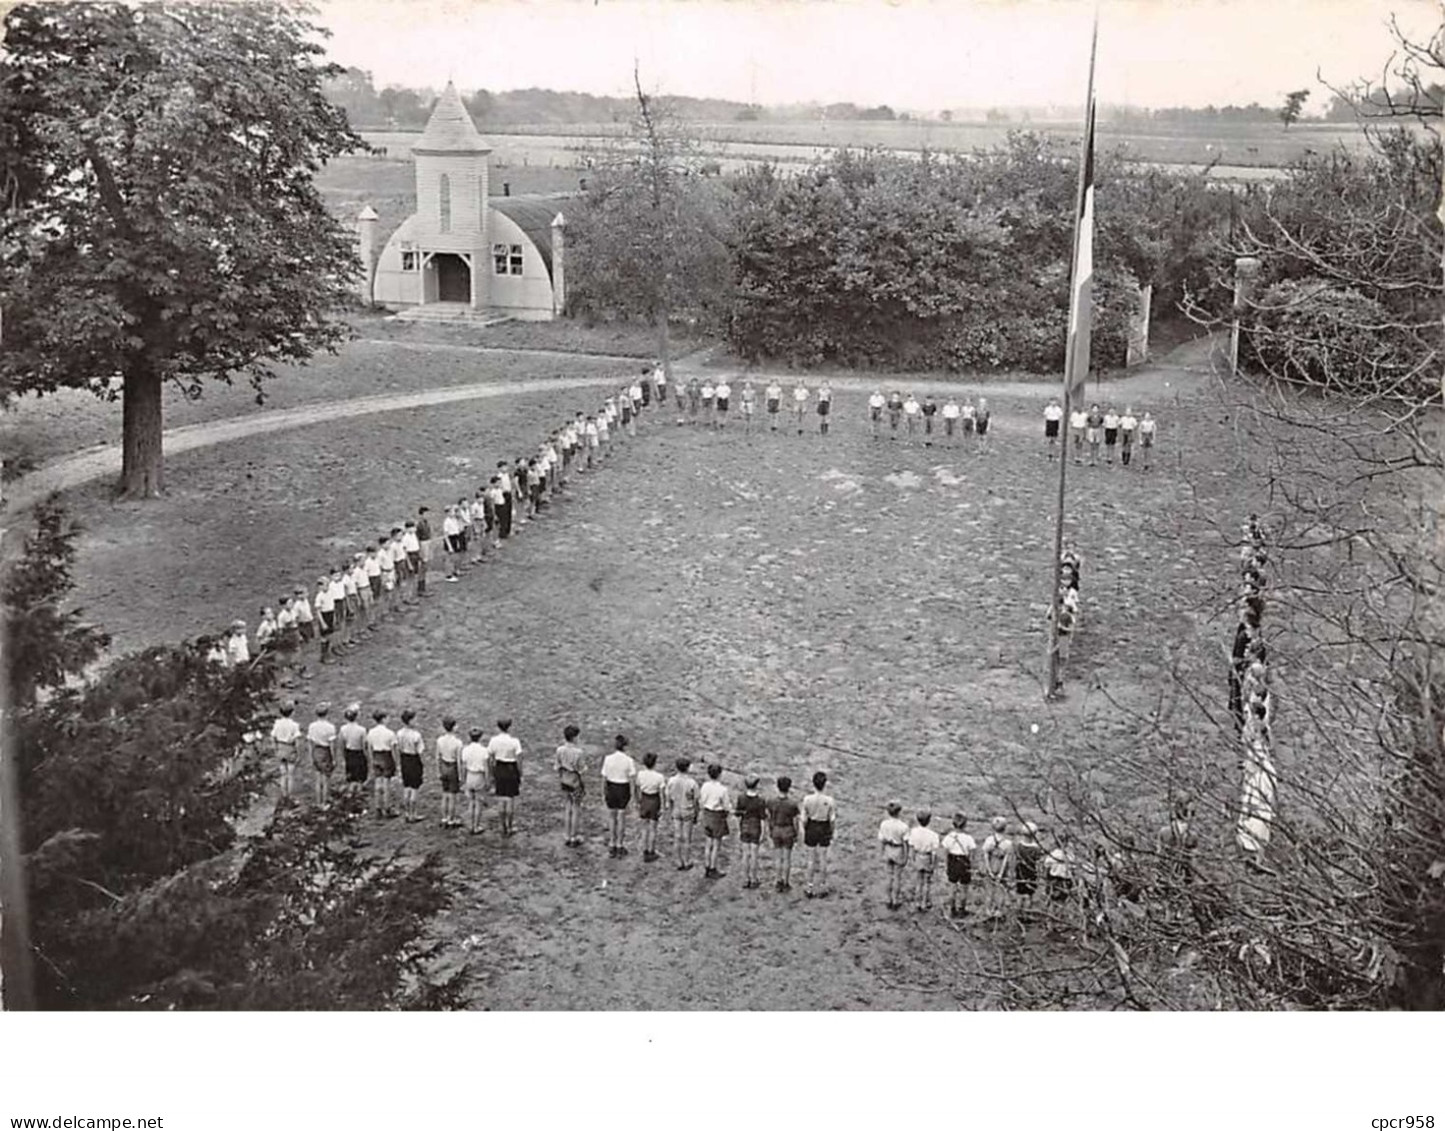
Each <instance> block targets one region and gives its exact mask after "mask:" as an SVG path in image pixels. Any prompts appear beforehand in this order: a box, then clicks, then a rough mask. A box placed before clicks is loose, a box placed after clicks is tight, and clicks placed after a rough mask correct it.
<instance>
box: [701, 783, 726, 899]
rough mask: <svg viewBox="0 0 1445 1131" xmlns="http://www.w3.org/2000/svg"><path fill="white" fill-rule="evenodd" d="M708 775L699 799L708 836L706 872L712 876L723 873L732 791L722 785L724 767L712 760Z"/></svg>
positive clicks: (713, 877)
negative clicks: (721, 861)
mask: <svg viewBox="0 0 1445 1131" xmlns="http://www.w3.org/2000/svg"><path fill="white" fill-rule="evenodd" d="M707 778H708V780H707V781H705V782H704V783H703V785H702V788H701V789H700V790H698V802H699V806H700V807H701V809H702V832H703V836H704V837H705V838H706V840H705V842H704V844H703V849H702V853H703V856H702V863H703V875H705V876H707V877H708V878H709V879H718V878H719V877H721V876H722V868H721V866H720V857H721V855H722V842H723V841H724V840H726V839H727V837H728V832H729V829H728V809H729V808H730V805H729V804H728V793H727V787H726V786H725V785H723V784H722V766H721V765H720V764H718V763H717V762H711V763H709V764H708V768H707Z"/></svg>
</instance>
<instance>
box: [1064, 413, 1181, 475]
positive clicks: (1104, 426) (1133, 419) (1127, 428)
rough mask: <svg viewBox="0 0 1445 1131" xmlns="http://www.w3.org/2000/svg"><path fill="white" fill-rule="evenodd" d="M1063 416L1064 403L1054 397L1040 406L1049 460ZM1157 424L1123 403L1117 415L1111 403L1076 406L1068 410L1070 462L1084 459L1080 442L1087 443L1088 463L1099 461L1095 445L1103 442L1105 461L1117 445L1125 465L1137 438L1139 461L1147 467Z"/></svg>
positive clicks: (1120, 460) (1128, 460)
mask: <svg viewBox="0 0 1445 1131" xmlns="http://www.w3.org/2000/svg"><path fill="white" fill-rule="evenodd" d="M1063 419H1064V406H1063V405H1061V404H1059V401H1058V398H1057V397H1055V398H1053V399H1051V400H1050V401H1049V403H1048V404H1047V405H1045V406H1044V443H1045V444H1046V445H1047V447H1048V451H1049V460H1050V462H1052V461H1053V459H1054V455H1055V452H1056V449H1057V447H1058V443H1059V430H1060V427H1061V424H1062V421H1063ZM1158 429H1159V425H1158V422H1157V421H1156V420H1155V419H1154V417H1153V415H1152V414H1151V413H1150V412H1149V411H1148V410H1147V409H1146V410H1145V412H1144V415H1143V416H1142V417H1138V416H1135V415H1134V407H1133V406H1132V405H1129V406H1127V407H1126V408H1125V409H1124V413H1123V415H1122V416H1121V415H1120V414H1119V413H1118V412H1117V411H1116V410H1115V409H1114V406H1113V405H1109V406H1108V407H1107V408H1104V409H1100V407H1099V406H1098V405H1097V404H1093V405H1090V406H1089V408H1088V411H1085V410H1084V409H1082V408H1076V409H1074V410H1073V411H1071V412H1070V413H1069V433H1070V435H1071V436H1072V437H1073V441H1074V462H1075V463H1083V462H1084V445H1085V444H1088V445H1089V466H1091V467H1094V466H1097V464H1098V462H1099V445H1100V442H1102V443H1103V446H1104V457H1105V460H1106V461H1107V462H1108V463H1109V464H1113V462H1114V452H1115V449H1118V452H1119V462H1120V464H1122V465H1123V466H1124V467H1128V466H1129V464H1130V463H1131V462H1132V460H1133V458H1134V444H1135V440H1136V439H1137V440H1138V445H1139V457H1140V462H1141V463H1142V464H1143V467H1144V470H1145V471H1148V470H1149V457H1150V455H1151V453H1152V452H1153V449H1154V438H1155V436H1156V435H1157V434H1158Z"/></svg>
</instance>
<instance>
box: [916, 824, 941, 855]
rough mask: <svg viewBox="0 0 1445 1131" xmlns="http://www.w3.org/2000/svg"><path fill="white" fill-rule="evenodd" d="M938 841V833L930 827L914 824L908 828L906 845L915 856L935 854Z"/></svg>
mask: <svg viewBox="0 0 1445 1131" xmlns="http://www.w3.org/2000/svg"><path fill="white" fill-rule="evenodd" d="M940 843H941V842H940V841H939V839H938V834H937V833H936V832H934V831H933V830H932V829H929V828H924V826H922V825H916V826H914V828H912V829H911V830H909V833H908V847H909V848H911V849H913V854H914V855H915V856H934V855H937V853H938V848H939V845H940Z"/></svg>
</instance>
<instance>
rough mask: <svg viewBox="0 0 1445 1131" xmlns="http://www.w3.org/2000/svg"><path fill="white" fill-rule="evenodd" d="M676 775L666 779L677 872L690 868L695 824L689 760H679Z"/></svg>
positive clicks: (694, 794)
mask: <svg viewBox="0 0 1445 1131" xmlns="http://www.w3.org/2000/svg"><path fill="white" fill-rule="evenodd" d="M674 764H675V765H676V767H677V773H675V774H673V775H672V777H670V778H668V779H667V808H668V810H669V811H670V812H671V813H672V843H673V847H674V848H675V849H676V850H677V870H678V871H679V872H686V871H687V870H688V869H689V868H691V867H692V830H693V827H694V826H695V825H696V824H697V779H696V778H695V777H693V776H692V774H690V773H689V772H688V771H689V770H691V769H692V760H691V759H690V758H679V759H678V760H677V761H676V763H674Z"/></svg>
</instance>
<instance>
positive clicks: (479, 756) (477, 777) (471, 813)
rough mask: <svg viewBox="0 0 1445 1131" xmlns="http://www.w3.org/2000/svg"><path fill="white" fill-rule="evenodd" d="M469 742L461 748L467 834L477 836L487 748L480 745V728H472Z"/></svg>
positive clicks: (485, 788)
mask: <svg viewBox="0 0 1445 1131" xmlns="http://www.w3.org/2000/svg"><path fill="white" fill-rule="evenodd" d="M471 739H472V740H471V741H470V742H468V743H467V744H466V745H465V746H463V747H462V753H461V759H462V769H463V771H465V773H466V784H465V787H464V788H465V789H466V793H467V832H468V833H469V834H470V835H472V836H478V835H480V834H481V831H482V805H483V804H484V803H485V799H486V793H487V766H488V764H489V762H490V759H489V758H488V757H487V748H486V747H485V746H483V745H482V728H481V727H472V729H471Z"/></svg>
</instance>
